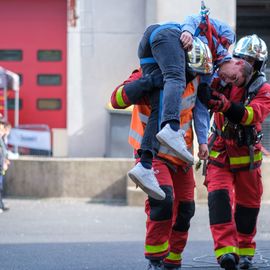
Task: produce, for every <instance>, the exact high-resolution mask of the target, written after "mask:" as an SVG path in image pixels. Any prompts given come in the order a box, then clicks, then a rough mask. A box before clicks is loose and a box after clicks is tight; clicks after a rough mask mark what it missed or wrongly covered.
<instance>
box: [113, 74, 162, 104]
mask: <svg viewBox="0 0 270 270" xmlns="http://www.w3.org/2000/svg"><path fill="white" fill-rule="evenodd" d="M161 88H163V76H162V74H161V72H160V70H159V69H158V70H155V71H154V72H153V73H151V74H148V75H146V76H145V77H142V73H141V71H139V70H136V71H135V72H133V73H132V75H131V76H130V77H129V78H128V80H126V81H124V83H122V84H121V85H119V86H118V87H116V89H115V90H114V91H113V93H112V96H111V103H112V106H113V108H115V109H124V108H127V107H128V106H130V105H132V104H146V101H145V100H144V97H145V96H146V94H147V92H149V91H152V90H155V89H161Z"/></svg>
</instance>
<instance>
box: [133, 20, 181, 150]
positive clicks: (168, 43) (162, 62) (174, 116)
mask: <svg viewBox="0 0 270 270" xmlns="http://www.w3.org/2000/svg"><path fill="white" fill-rule="evenodd" d="M158 27H159V25H152V26H150V27H148V28H147V29H146V31H145V33H144V35H143V37H142V40H141V42H140V45H139V49H138V56H139V58H140V59H142V58H149V57H150V58H151V57H153V58H154V60H155V62H156V63H146V64H142V65H141V67H142V71H143V75H146V74H150V73H151V72H153V71H154V70H156V69H159V70H160V72H162V74H163V78H164V89H163V98H162V102H160V91H152V92H149V101H150V105H151V114H150V117H149V119H148V122H147V125H146V129H145V132H144V136H143V139H142V143H141V149H142V150H149V151H151V152H152V153H153V155H155V154H156V153H157V151H158V146H159V143H158V141H157V139H156V134H157V132H158V130H159V124H160V126H163V125H164V123H166V122H168V121H171V120H175V121H178V122H179V117H180V110H181V108H180V105H181V96H182V94H183V92H184V90H185V87H186V72H185V69H186V54H185V51H184V49H183V47H182V43H181V42H180V35H181V31H180V29H179V30H178V29H170V28H166V29H162V30H161V31H159V32H157V34H156V35H155V36H154V37H153V40H152V43H151V44H150V42H149V38H150V36H151V34H152V32H153V31H154V30H156V29H157V28H158ZM160 103H161V104H162V106H160ZM159 116H160V118H161V119H160V123H159Z"/></svg>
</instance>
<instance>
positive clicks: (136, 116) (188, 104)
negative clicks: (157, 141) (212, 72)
mask: <svg viewBox="0 0 270 270" xmlns="http://www.w3.org/2000/svg"><path fill="white" fill-rule="evenodd" d="M197 85H198V78H195V79H194V80H193V81H192V82H190V83H189V84H188V85H187V87H186V89H185V91H184V93H183V95H182V103H181V114H180V127H181V128H182V129H183V130H185V132H186V136H185V140H186V143H187V147H188V149H189V150H190V151H191V152H193V130H192V119H193V114H192V109H193V107H194V106H195V101H196V96H197ZM150 112H151V108H150V106H149V105H148V104H141V105H135V106H134V108H133V112H132V118H131V124H130V132H129V139H128V142H129V144H130V145H131V146H132V147H133V148H134V149H135V150H138V149H139V148H140V144H141V141H142V137H143V134H144V129H145V126H146V124H147V121H148V117H149V115H150ZM158 156H159V157H162V158H164V159H166V160H168V161H170V162H172V163H173V164H175V165H184V164H185V163H184V162H183V161H182V160H180V159H179V158H178V157H176V155H175V154H174V153H173V152H172V151H171V150H170V149H168V148H167V147H165V146H163V145H161V146H160V149H159V153H158Z"/></svg>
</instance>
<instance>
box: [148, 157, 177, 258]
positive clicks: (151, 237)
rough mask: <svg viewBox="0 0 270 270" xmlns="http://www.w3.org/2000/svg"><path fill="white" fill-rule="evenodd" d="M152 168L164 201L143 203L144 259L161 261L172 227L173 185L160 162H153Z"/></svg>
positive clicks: (164, 254)
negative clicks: (144, 227)
mask: <svg viewBox="0 0 270 270" xmlns="http://www.w3.org/2000/svg"><path fill="white" fill-rule="evenodd" d="M153 168H154V170H156V171H157V172H158V173H157V174H156V177H157V179H158V181H159V184H160V187H161V188H162V189H163V190H164V192H165V193H166V199H165V200H163V201H158V200H155V199H152V198H148V200H147V201H146V203H145V212H146V214H147V221H146V239H145V257H146V258H147V259H149V260H162V259H163V258H164V257H166V256H167V254H168V252H169V237H170V233H171V226H172V206H173V184H172V178H171V173H170V170H169V169H168V167H167V166H166V165H165V164H164V163H163V162H161V161H160V160H156V159H155V160H154V161H153Z"/></svg>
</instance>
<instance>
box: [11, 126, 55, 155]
mask: <svg viewBox="0 0 270 270" xmlns="http://www.w3.org/2000/svg"><path fill="white" fill-rule="evenodd" d="M8 143H9V144H11V145H14V146H18V147H28V148H32V149H39V150H48V151H51V133H50V132H49V131H38V130H27V129H17V128H12V129H11V132H10V134H9V137H8Z"/></svg>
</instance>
